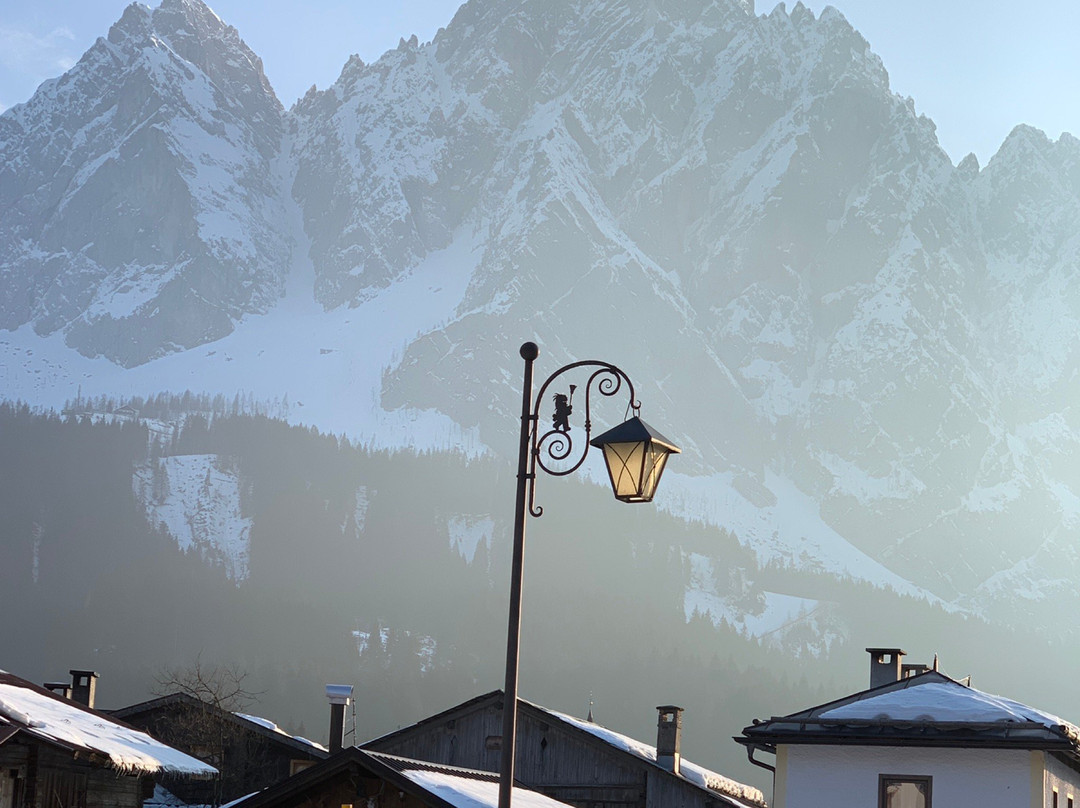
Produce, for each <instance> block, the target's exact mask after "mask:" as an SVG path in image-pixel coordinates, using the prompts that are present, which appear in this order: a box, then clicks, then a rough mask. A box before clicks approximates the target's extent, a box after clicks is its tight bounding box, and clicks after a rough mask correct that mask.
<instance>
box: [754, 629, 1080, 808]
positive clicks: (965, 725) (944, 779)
mask: <svg viewBox="0 0 1080 808" xmlns="http://www.w3.org/2000/svg"><path fill="white" fill-rule="evenodd" d="M867 651H869V652H870V655H871V662H870V670H871V687H870V689H869V690H864V691H862V692H860V693H855V694H854V695H851V696H847V697H845V698H842V699H838V700H836V701H832V702H829V703H828V704H822V705H820V706H818V707H812V708H810V709H808V710H803V711H802V712H798V713H792V714H791V715H786V716H781V717H773V718H770V719H769V720H767V721H760V722H759V721H755V722H754V724H753V725H751V726H749V727H746V728H745V729H744V730H743V734H742V736H741V737H738V738H736V740H737V741H738V742H739V743H741V744H743V745H744V746H746V747H747V751H748V753H749V754H750V757H751V760H752V761H753V762H755V763H758V765H763V766H766V767H767V768H773V769H774V772H773V799H772V808H844V806H852V808H855V806H859V807H860V808H874V806H877V808H968V806H972V807H973V806H979V808H1080V729H1077V727H1076V726H1074V725H1072V724H1070V723H1068V722H1066V721H1063V720H1062V719H1060V718H1058V717H1056V716H1053V715H1050V714H1049V713H1045V712H1042V711H1040V710H1036V709H1034V708H1032V707H1028V706H1027V705H1024V704H1020V703H1019V702H1015V701H1011V700H1010V699H1005V698H1002V697H1000V696H993V695H990V694H989V693H983V692H981V691H979V690H976V689H974V688H972V687H969V686H967V685H965V684H962V683H961V682H958V681H956V680H955V679H951V678H949V677H948V676H945V675H944V674H941V673H939V672H938V671H936V670H930V669H928V668H927V667H926V666H924V665H904V664H902V662H901V659H902V657H903V656H904V652H903V651H901V650H900V649H898V648H868V649H867ZM761 752H767V753H771V754H774V755H775V756H776V761H775V766H774V767H773V766H770V765H769V764H766V763H764V762H762V761H761V760H760V759H757V758H755V755H757V754H758V753H761Z"/></svg>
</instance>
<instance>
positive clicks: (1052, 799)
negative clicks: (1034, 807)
mask: <svg viewBox="0 0 1080 808" xmlns="http://www.w3.org/2000/svg"><path fill="white" fill-rule="evenodd" d="M1057 797H1058V790H1057V789H1056V788H1055V789H1054V792H1053V794H1051V796H1050V808H1058V801H1057Z"/></svg>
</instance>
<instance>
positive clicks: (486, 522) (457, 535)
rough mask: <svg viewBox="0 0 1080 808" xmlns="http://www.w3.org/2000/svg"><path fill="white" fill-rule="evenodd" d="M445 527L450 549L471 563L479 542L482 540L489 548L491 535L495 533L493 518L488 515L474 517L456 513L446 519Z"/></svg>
mask: <svg viewBox="0 0 1080 808" xmlns="http://www.w3.org/2000/svg"><path fill="white" fill-rule="evenodd" d="M446 529H447V531H448V532H449V533H450V549H452V550H456V551H457V552H458V554H459V555H460V556H461V557H462V558H464V559H465V560H466V561H467V562H468V563H470V564H471V563H472V562H473V558H474V557H475V556H476V548H477V547H479V546H480V542H483V543H484V544H485V545H486V546H487V548H488V549H489V550H490V549H491V541H492V537H493V536H494V534H495V520H494V519H492V518H491V517H490V516H482V517H476V516H470V515H469V514H458V515H457V516H452V517H450V519H449V520H447V523H446Z"/></svg>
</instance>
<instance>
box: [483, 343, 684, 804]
mask: <svg viewBox="0 0 1080 808" xmlns="http://www.w3.org/2000/svg"><path fill="white" fill-rule="evenodd" d="M520 353H521V358H522V359H524V360H525V377H524V382H523V384H522V392H521V434H520V441H519V443H518V473H517V497H516V505H515V511H514V555H513V562H512V567H511V573H510V618H509V622H508V625H507V629H506V684H505V686H504V688H503V693H504V696H503V730H502V750H501V751H502V757H501V765H500V769H499V808H510V795H511V792H512V790H513V787H514V753H515V746H516V741H517V702H518V699H517V687H518V658H519V653H518V652H519V648H520V637H521V579H522V558H523V556H524V553H525V517H526V515H527V514H528V515H531V516H534V517H535V516H542V515H543V513H544V509H543V508H541V507H538V506H537V505H536V474H537V470H538V469H543V470H544V471H545V472H547V473H548V474H551V475H553V476H556V477H563V476H566V475H567V474H572V473H573V472H575V471H577V470H578V469H579V468H580V467H581V464H582V463H584V462H585V457H586V456H587V455H588V452H589V446H596V447H597V448H599V449H601V450H602V451H603V453H604V461H605V463H606V464H607V469H608V476H609V478H610V479H611V486H612V489H613V490H614V493H615V498H616V499H619V500H621V501H623V502H650V501H651V500H652V498H653V494H655V493H656V486H657V484H658V483H659V482H660V475H661V474H663V471H664V466H665V464H666V463H667V459H668V456H669V455H672V454H677V453H678V452H679V448H678V447H677V446H676V445H675V444H673V443H672V442H671V441H669V440H668V439H667V438H665V437H664V436H663V435H661V434H660V433H659V432H657V431H656V430H654V429H653V428H652V427H650V426H649V425H648V424H646V423H645V422H644V421H642V420H641V419H640V418H639V417H638V416H637V412H638V410H640V408H641V405H640V404H639V403H638V401H637V399H636V398H635V396H634V385H633V383H632V382H631V381H630V377H629V376H627V375H626V374H625V373H624V372H623V371H622V370H620V369H619V368H617V367H615V365H612V364H609V363H607V362H596V361H592V360H586V361H582V362H572V363H570V364H569V365H564V366H563V367H561V368H559V369H558V370H556V371H555V372H554V373H552V374H551V375H550V376H549V377H548V378H547V380H546V381H545V382H544V383H543V384H542V385H540V389H539V391H538V392H537V394H536V398H535V399H533V397H532V387H533V362H535V361H536V357H537V356H538V355H539V353H540V349H539V348H537V347H536V343H534V342H526V343H525V344H524V345H522V346H521V350H520ZM584 368H588V369H589V376H588V380H587V381H586V383H585V440H584V443H583V444H582V449H581V451H580V455H575V453H574V442H573V440H572V438H571V436H570V415H571V414H572V412H573V397H574V391H575V390H576V389H577V386H576V385H570V394H569V396H567V395H566V394H564V393H556V394H555V396H554V401H555V412H554V415H553V416H552V427H551V428H550V429H548V430H546V431H543V432H541V427H540V404H541V402H542V401H543V400H544V394H545V393H546V392H547V391H548V389H549V388H550V387H551V384H552V382H554V381H555V380H556V379H558V378H559V377H561V376H562V375H563V374H565V373H568V372H570V371H574V370H578V369H584ZM624 383H625V385H626V388H627V393H628V395H629V405H628V407H627V409H632V410H633V411H634V417H633V418H631V419H630V420H629V421H626V422H624V423H622V424H620V425H619V426H617V427H615V428H614V429H610V430H608V431H607V432H605V433H604V434H602V435H599V436H597V437H596V438H594V439H593V440H591V441H590V440H589V436H590V435H591V433H592V421H591V413H590V406H591V403H592V394H593V391H594V390H595V391H596V392H598V393H600V394H601V395H603V396H608V397H610V396H614V395H616V394H617V393H618V392H619V390H621V389H622V386H623V384H624ZM545 460H547V461H549V462H554V463H556V464H558V463H563V462H566V463H568V467H565V468H564V467H552V466H550V465H547V463H545Z"/></svg>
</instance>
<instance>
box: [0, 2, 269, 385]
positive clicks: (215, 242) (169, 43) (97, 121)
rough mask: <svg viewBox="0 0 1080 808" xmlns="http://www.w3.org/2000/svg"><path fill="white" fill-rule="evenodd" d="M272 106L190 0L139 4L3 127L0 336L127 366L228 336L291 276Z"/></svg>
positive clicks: (241, 52)
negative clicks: (54, 337) (62, 337)
mask: <svg viewBox="0 0 1080 808" xmlns="http://www.w3.org/2000/svg"><path fill="white" fill-rule="evenodd" d="M283 128H284V127H283V118H282V109H281V105H280V104H279V103H278V101H277V99H276V97H275V96H274V92H273V90H272V89H271V88H270V85H269V84H268V82H267V81H266V78H265V76H264V75H263V72H262V65H261V62H260V61H259V58H258V57H257V56H255V54H253V53H252V52H251V51H250V50H249V49H248V48H247V46H246V45H244V43H243V42H242V41H241V40H240V37H239V35H238V34H237V32H236V30H235V29H233V28H231V27H228V26H226V25H225V24H224V23H223V22H222V21H221V20H220V19H218V18H217V17H216V16H215V15H214V13H213V12H212V11H210V9H209V8H207V7H206V6H205V5H203V4H202V3H201V2H199V0H165V2H164V3H162V5H161V6H160V7H159V8H158V9H156V10H154V11H153V12H151V11H149V10H148V9H147V8H146V7H145V6H141V5H136V4H133V5H131V6H129V7H128V9H127V10H126V11H125V12H124V15H123V17H122V18H121V19H120V21H119V22H117V23H116V25H114V26H113V27H112V29H111V30H110V31H109V36H108V38H107V39H99V40H98V41H97V42H96V43H95V44H94V46H93V47H92V48H91V49H90V50H89V51H87V52H86V54H85V55H84V56H83V58H82V59H81V60H80V61H79V63H78V64H77V65H76V66H75V67H74V68H72V69H71V70H70V71H69V72H68V73H66V74H65V75H64V76H62V77H60V78H59V79H56V80H54V81H50V82H48V83H46V84H45V85H43V86H42V87H41V88H40V89H39V90H38V92H37V93H36V94H35V95H34V97H33V98H32V99H31V100H30V101H29V102H27V103H26V104H22V105H19V106H17V107H14V108H13V109H11V110H9V111H8V112H7V113H5V114H4V115H3V116H0V154H2V155H3V164H2V167H0V210H3V211H4V215H3V217H2V220H0V241H2V242H3V244H4V247H3V251H2V259H0V325H2V326H3V327H5V328H15V327H17V326H19V325H22V324H24V323H27V322H31V323H33V325H34V328H35V330H36V331H37V332H38V333H40V334H42V335H47V334H51V333H53V332H55V331H57V330H60V329H63V330H64V331H65V333H66V335H67V340H68V342H69V344H71V345H73V346H74V347H76V348H78V349H79V350H80V351H81V352H83V353H86V354H88V355H91V356H93V355H98V354H100V355H104V356H106V357H108V358H109V359H111V360H113V361H114V362H117V363H120V364H123V365H133V364H138V363H141V362H145V361H147V360H149V359H152V358H154V357H155V356H160V355H161V354H163V353H166V352H169V351H175V350H182V349H185V348H191V347H194V346H197V345H200V344H203V343H206V342H208V341H211V340H214V339H217V338H219V337H221V336H223V335H225V334H227V333H228V332H229V331H230V330H231V329H232V326H233V323H234V322H235V321H236V320H237V319H239V318H240V317H242V316H243V315H244V314H247V313H258V312H260V311H263V310H265V308H266V306H267V305H268V304H269V303H271V302H272V301H273V300H275V299H276V298H277V296H278V295H279V294H280V290H281V288H282V287H283V284H284V279H285V273H286V270H287V267H288V257H289V245H288V242H287V241H286V240H285V238H284V237H283V235H282V233H283V218H282V217H283V207H282V198H283V195H284V193H283V188H282V183H281V181H280V180H279V178H278V177H277V176H276V174H275V160H276V158H277V156H278V154H279V152H280V149H281V137H282V132H283Z"/></svg>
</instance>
